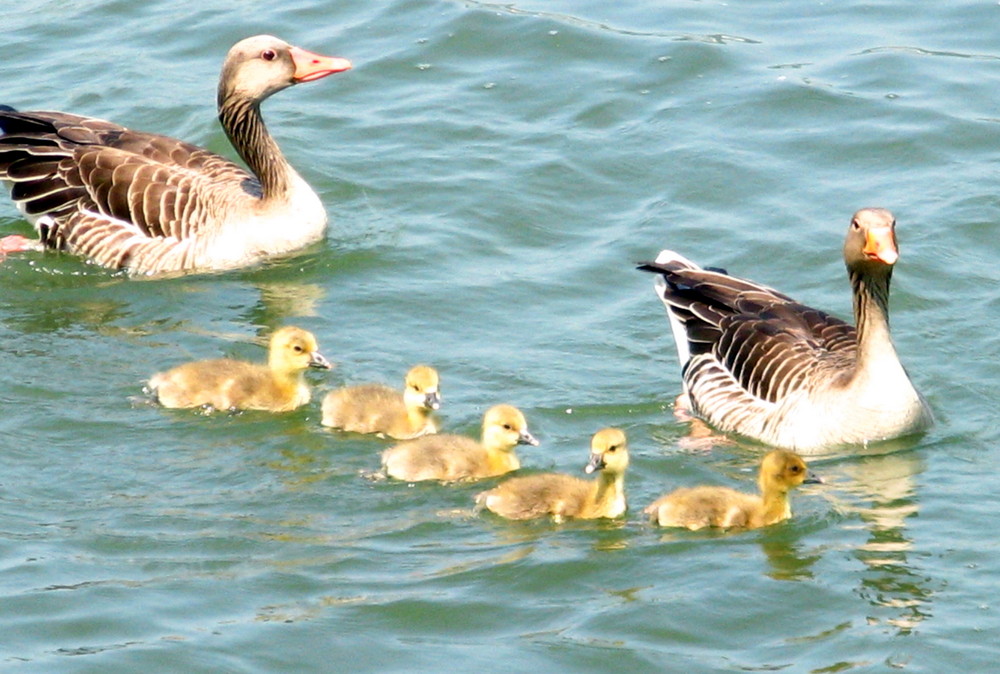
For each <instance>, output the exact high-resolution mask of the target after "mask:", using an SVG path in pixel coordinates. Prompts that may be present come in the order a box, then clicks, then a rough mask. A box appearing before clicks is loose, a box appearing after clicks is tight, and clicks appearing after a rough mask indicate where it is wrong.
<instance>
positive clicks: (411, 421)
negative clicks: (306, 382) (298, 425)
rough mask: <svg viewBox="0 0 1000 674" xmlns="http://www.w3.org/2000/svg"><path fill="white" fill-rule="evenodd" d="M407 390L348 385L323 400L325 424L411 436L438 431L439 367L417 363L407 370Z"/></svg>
mask: <svg viewBox="0 0 1000 674" xmlns="http://www.w3.org/2000/svg"><path fill="white" fill-rule="evenodd" d="M403 384H404V388H403V392H402V393H401V392H399V391H396V390H394V389H391V388H389V387H388V386H385V385H383V384H362V385H360V386H348V387H346V388H341V389H338V390H336V391H332V392H330V393H329V394H327V396H326V398H325V399H324V400H323V419H322V424H323V425H324V426H330V427H331V428H339V429H341V430H344V431H349V432H352V433H377V434H379V435H382V436H386V437H390V438H394V439H396V440H409V439H411V438H416V437H420V436H421V435H427V434H429V433H437V432H438V425H437V422H436V421H435V419H434V417H433V416H432V414H431V413H432V412H433V411H434V410H437V409H438V408H440V407H441V394H440V390H439V386H440V383H439V378H438V373H437V370H435V369H434V368H432V367H429V366H427V365H417V366H414V367H413V368H411V369H410V371H409V372H407V373H406V378H405V380H404V382H403Z"/></svg>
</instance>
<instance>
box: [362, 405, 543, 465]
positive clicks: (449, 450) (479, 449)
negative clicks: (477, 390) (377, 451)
mask: <svg viewBox="0 0 1000 674" xmlns="http://www.w3.org/2000/svg"><path fill="white" fill-rule="evenodd" d="M537 444H538V440H536V439H535V437H534V436H533V435H532V434H531V433H530V432H529V431H528V422H527V421H526V420H525V418H524V415H523V414H522V413H521V411H520V410H518V409H517V408H516V407H512V406H510V405H497V406H495V407H491V408H490V409H489V410H487V412H486V414H485V416H484V417H483V434H482V441H481V442H476V441H475V440H473V439H472V438H467V437H464V436H461V435H450V434H440V435H425V436H423V437H420V438H416V439H414V440H407V441H406V442H401V443H399V444H398V445H395V446H393V447H390V448H389V449H387V450H385V451H384V452H383V453H382V468H383V470H384V471H385V474H386V475H388V476H389V477H394V478H396V479H399V480H407V481H410V482H417V481H420V480H445V481H451V480H467V479H478V478H484V477H493V476H495V475H503V474H504V473H509V472H510V471H512V470H517V469H518V468H520V467H521V463H520V462H519V461H518V459H517V455H516V454H515V453H514V448H515V447H516V446H517V445H537Z"/></svg>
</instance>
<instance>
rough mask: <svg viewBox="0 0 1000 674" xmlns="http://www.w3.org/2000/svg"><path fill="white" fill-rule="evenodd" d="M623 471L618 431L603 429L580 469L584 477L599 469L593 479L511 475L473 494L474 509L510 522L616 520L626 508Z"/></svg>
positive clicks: (622, 437) (622, 435) (625, 458)
mask: <svg viewBox="0 0 1000 674" xmlns="http://www.w3.org/2000/svg"><path fill="white" fill-rule="evenodd" d="M626 467H628V445H627V442H626V438H625V433H624V431H622V430H621V429H618V428H605V429H603V430H600V431H598V432H597V433H595V434H594V437H593V439H592V440H591V443H590V461H589V462H588V463H587V466H586V468H584V470H585V471H586V472H587V473H588V474H589V473H593V472H594V471H601V472H600V475H599V476H598V477H597V479H595V480H581V479H580V478H578V477H573V476H572V475H562V474H559V473H544V474H541V475H527V476H525V477H514V478H511V479H509V480H506V481H505V482H503V483H502V484H500V485H498V486H496V487H494V488H493V489H490V490H488V491H484V492H482V493H480V494H479V495H477V496H476V505H477V509H482V508H487V509H488V510H491V511H492V512H494V513H496V514H497V515H500V516H501V517H506V518H507V519H512V520H527V519H533V518H536V517H546V516H549V515H551V516H552V518H553V519H554V520H555V521H556V522H561V521H563V520H565V519H567V518H577V519H598V518H602V517H609V518H610V517H621V516H622V515H623V514H625V510H626V508H627V506H626V504H625V468H626Z"/></svg>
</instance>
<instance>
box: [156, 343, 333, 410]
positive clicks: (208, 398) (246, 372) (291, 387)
mask: <svg viewBox="0 0 1000 674" xmlns="http://www.w3.org/2000/svg"><path fill="white" fill-rule="evenodd" d="M318 348H319V347H318V346H317V344H316V338H315V337H313V335H312V333H310V332H307V331H306V330H303V329H301V328H295V327H285V328H281V329H280V330H278V331H277V332H275V333H274V334H273V335H272V336H271V343H270V347H269V349H268V357H267V365H261V364H257V363H248V362H245V361H241V360H233V359H231V358H218V359H215V360H202V361H196V362H193V363H185V364H184V365H179V366H177V367H175V368H173V369H171V370H167V371H166V372H160V373H157V374H155V375H153V376H152V378H151V379H150V380H149V390H150V391H151V392H152V393H153V395H154V396H156V399H157V400H158V401H159V402H160V404H161V405H163V406H164V407H206V408H213V409H216V410H265V411H268V412H288V411H290V410H294V409H295V408H297V407H301V406H302V405H305V404H306V403H307V402H309V397H310V394H309V387H308V385H307V384H306V381H305V376H304V372H305V371H306V370H307V369H308V368H310V367H315V368H322V369H327V370H328V369H330V367H331V365H330V363H329V361H327V359H326V358H324V357H323V355H322V354H321V353H320V352H319V350H318Z"/></svg>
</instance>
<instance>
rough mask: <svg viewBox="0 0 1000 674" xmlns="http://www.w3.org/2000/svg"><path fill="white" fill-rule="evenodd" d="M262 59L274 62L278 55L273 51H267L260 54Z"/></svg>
mask: <svg viewBox="0 0 1000 674" xmlns="http://www.w3.org/2000/svg"><path fill="white" fill-rule="evenodd" d="M260 57H261V58H262V59H264V60H265V61H273V60H274V59H276V58H278V53H277V52H276V51H274V50H273V49H265V50H264V51H262V52H261V53H260Z"/></svg>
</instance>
